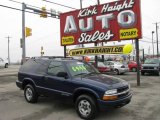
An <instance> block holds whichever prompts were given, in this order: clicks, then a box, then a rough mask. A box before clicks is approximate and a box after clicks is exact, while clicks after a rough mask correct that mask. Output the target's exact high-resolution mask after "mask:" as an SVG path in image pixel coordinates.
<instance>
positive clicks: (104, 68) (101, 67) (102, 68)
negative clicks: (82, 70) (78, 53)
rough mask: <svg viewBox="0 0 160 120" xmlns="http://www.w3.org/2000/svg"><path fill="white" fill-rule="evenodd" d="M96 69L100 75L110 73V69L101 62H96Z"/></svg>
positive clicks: (93, 63)
mask: <svg viewBox="0 0 160 120" xmlns="http://www.w3.org/2000/svg"><path fill="white" fill-rule="evenodd" d="M90 63H91V64H92V65H94V66H95V67H96V65H95V62H90ZM96 68H97V69H98V71H99V72H101V73H106V72H110V70H111V69H110V67H109V66H107V65H105V64H104V63H103V62H98V63H97V67H96Z"/></svg>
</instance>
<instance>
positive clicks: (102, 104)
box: [98, 93, 132, 110]
mask: <svg viewBox="0 0 160 120" xmlns="http://www.w3.org/2000/svg"><path fill="white" fill-rule="evenodd" d="M131 98H132V93H129V94H128V95H127V96H125V97H123V98H120V99H117V100H114V101H104V100H100V99H98V106H99V109H100V110H106V109H109V108H116V107H122V106H124V105H126V104H128V103H130V101H131Z"/></svg>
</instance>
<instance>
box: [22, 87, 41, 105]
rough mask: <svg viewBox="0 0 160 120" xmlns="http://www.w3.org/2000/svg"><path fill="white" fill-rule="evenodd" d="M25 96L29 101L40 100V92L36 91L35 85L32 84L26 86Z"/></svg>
mask: <svg viewBox="0 0 160 120" xmlns="http://www.w3.org/2000/svg"><path fill="white" fill-rule="evenodd" d="M24 96H25V99H26V101H27V102H29V103H36V102H37V100H38V94H37V93H36V91H35V89H34V87H33V86H32V85H30V84H28V85H26V86H25V89H24Z"/></svg>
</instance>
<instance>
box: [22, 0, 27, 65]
mask: <svg viewBox="0 0 160 120" xmlns="http://www.w3.org/2000/svg"><path fill="white" fill-rule="evenodd" d="M25 9H26V4H25V3H22V61H23V64H24V63H25V62H26V59H25V58H26V44H25Z"/></svg>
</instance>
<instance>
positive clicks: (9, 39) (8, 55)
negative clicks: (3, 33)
mask: <svg viewBox="0 0 160 120" xmlns="http://www.w3.org/2000/svg"><path fill="white" fill-rule="evenodd" d="M6 38H7V39H8V64H9V65H10V49H9V42H10V38H11V37H9V36H8V37H6Z"/></svg>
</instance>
